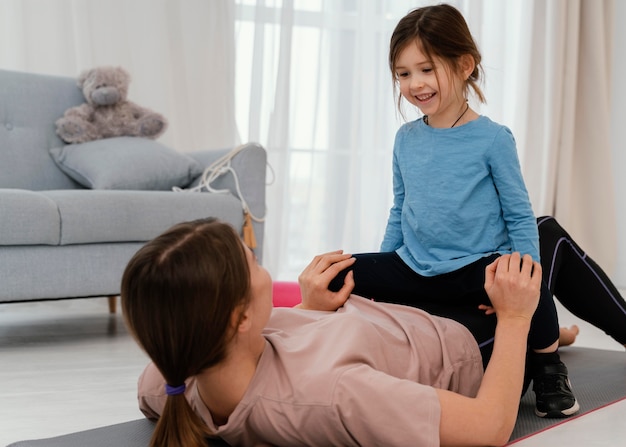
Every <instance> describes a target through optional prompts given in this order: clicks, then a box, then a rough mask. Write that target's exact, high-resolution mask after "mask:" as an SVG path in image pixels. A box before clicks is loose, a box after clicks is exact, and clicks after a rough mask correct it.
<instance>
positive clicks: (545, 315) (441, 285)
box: [329, 217, 626, 364]
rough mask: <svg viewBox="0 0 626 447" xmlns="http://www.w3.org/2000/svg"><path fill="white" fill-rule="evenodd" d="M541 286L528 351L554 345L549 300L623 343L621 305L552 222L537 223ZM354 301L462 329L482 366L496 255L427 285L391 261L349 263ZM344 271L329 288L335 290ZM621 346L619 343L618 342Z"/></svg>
mask: <svg viewBox="0 0 626 447" xmlns="http://www.w3.org/2000/svg"><path fill="white" fill-rule="evenodd" d="M537 222H538V226H539V237H540V248H541V259H542V261H541V264H542V270H543V284H542V289H541V297H540V300H539V306H538V308H537V311H536V312H535V315H534V316H533V321H532V324H531V329H530V333H529V337H528V345H529V347H530V348H531V349H542V348H545V347H548V346H550V345H551V344H553V343H554V342H555V341H556V340H557V339H558V336H559V324H558V317H557V314H556V308H555V306H554V300H553V298H552V296H553V294H554V295H556V296H557V298H559V301H561V302H562V303H563V305H564V306H565V307H566V308H567V309H569V310H570V311H571V312H572V313H574V314H575V315H577V316H579V317H580V318H582V319H584V320H586V321H589V322H591V323H592V324H594V325H596V326H598V327H600V328H601V329H604V330H605V331H606V332H607V333H609V335H611V336H612V337H613V338H615V339H616V340H617V341H619V342H620V343H626V311H625V309H626V303H625V302H624V300H623V299H622V297H621V296H620V295H619V293H618V292H617V290H616V289H615V287H614V286H613V284H612V283H611V282H610V281H609V280H608V278H607V277H606V275H605V274H604V272H602V270H601V269H600V268H599V267H598V266H597V264H595V263H594V262H593V261H591V259H590V258H588V257H586V256H585V255H584V253H583V252H582V250H580V248H579V247H578V246H577V245H576V244H575V243H574V242H573V241H572V240H571V238H570V237H569V235H567V233H566V232H565V231H564V230H563V229H562V228H561V227H560V226H559V225H558V223H557V222H556V220H554V219H553V218H551V217H542V218H539V219H537ZM354 257H355V258H356V262H355V263H354V264H353V265H352V267H350V270H353V271H354V281H355V288H354V291H353V293H355V294H357V295H361V296H364V297H367V298H372V299H375V300H376V301H381V302H391V303H397V304H404V305H408V306H413V307H418V308H420V309H423V310H426V311H427V312H429V313H431V314H433V315H438V316H442V317H446V318H451V319H453V320H456V321H458V322H459V323H461V324H463V325H464V326H466V327H467V328H468V329H469V331H470V332H471V333H472V335H473V336H474V338H475V339H476V341H477V343H478V346H479V347H480V350H481V354H482V356H483V363H484V364H487V362H488V360H489V358H490V356H491V352H492V350H493V339H494V334H495V326H496V318H495V315H485V313H484V311H482V310H480V309H478V305H479V304H491V303H490V301H489V297H488V296H487V294H486V292H485V290H484V282H485V267H486V266H487V265H489V264H490V263H491V262H493V260H494V259H496V258H497V257H498V255H492V256H488V257H485V258H482V259H479V260H478V261H476V262H474V263H472V264H470V265H467V266H465V267H463V268H461V269H459V270H456V271H454V272H450V273H446V274H442V275H438V276H433V277H426V276H421V275H419V274H417V273H415V272H414V271H413V270H412V269H411V268H410V267H408V266H407V265H406V264H405V263H404V261H402V259H400V257H399V256H398V255H397V254H396V253H394V252H391V253H364V254H357V255H354ZM347 271H348V270H345V271H343V272H341V273H340V274H339V275H337V277H336V278H335V279H334V280H333V281H332V282H331V284H330V286H329V288H330V289H331V290H339V288H340V287H341V285H342V284H343V281H344V278H345V275H346V273H347ZM622 340H624V341H622Z"/></svg>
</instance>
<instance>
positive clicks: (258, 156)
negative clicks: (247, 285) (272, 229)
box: [186, 143, 267, 262]
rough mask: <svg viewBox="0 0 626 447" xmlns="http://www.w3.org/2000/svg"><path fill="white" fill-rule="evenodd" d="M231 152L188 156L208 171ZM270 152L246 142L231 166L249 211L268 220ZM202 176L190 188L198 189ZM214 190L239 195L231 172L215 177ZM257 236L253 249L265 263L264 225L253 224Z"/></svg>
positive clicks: (259, 223) (215, 151) (198, 153)
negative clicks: (267, 174)
mask: <svg viewBox="0 0 626 447" xmlns="http://www.w3.org/2000/svg"><path fill="white" fill-rule="evenodd" d="M230 151H231V150H230V149H221V150H206V151H198V152H190V153H187V154H186V155H189V156H190V157H192V158H194V159H196V160H197V161H198V162H199V163H200V164H201V165H203V166H204V167H205V168H207V167H209V166H210V165H211V164H212V163H214V162H216V161H217V160H218V159H220V158H221V157H223V156H225V155H226V154H228V153H229V152H230ZM266 166H267V153H266V151H265V148H263V146H261V145H260V144H257V143H247V144H245V145H244V146H243V147H242V148H240V150H239V152H237V153H236V154H235V155H234V156H233V158H232V160H231V167H232V168H233V170H234V171H235V173H236V175H237V180H238V182H239V190H240V192H241V196H242V198H243V200H245V202H246V203H247V204H248V208H249V209H250V212H251V213H252V215H253V216H254V217H256V218H259V219H264V218H265V212H266V207H265V188H266V172H267V169H266ZM201 177H202V176H200V178H198V179H196V180H195V181H194V182H193V183H192V185H191V186H190V187H193V186H197V185H198V184H199V183H200V180H201ZM211 187H212V188H214V189H228V190H229V191H231V193H232V194H233V195H234V196H236V197H237V196H239V192H238V191H237V187H236V183H235V178H234V176H233V175H232V174H231V173H225V174H223V175H221V176H219V177H218V178H216V179H215V180H214V181H213V182H212V183H211ZM253 227H254V233H255V236H256V240H257V248H256V249H255V250H254V252H255V254H256V256H257V258H258V259H259V262H261V261H262V255H263V234H264V229H265V225H264V222H263V221H261V222H258V221H256V220H254V221H253Z"/></svg>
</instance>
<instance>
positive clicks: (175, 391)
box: [165, 383, 187, 396]
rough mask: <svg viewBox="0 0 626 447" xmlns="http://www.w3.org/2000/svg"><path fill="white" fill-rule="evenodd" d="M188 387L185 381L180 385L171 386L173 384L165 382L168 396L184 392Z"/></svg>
mask: <svg viewBox="0 0 626 447" xmlns="http://www.w3.org/2000/svg"><path fill="white" fill-rule="evenodd" d="M186 388H187V387H186V386H185V384H184V383H183V384H182V385H179V386H171V385H168V384H167V383H166V384H165V392H166V393H167V395H168V396H176V395H178V394H183V393H184V392H185V389H186Z"/></svg>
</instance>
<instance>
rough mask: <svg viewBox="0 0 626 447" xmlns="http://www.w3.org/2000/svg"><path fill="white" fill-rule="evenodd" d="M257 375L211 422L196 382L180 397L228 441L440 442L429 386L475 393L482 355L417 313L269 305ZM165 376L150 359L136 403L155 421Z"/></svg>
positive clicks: (362, 302)
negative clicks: (226, 413) (224, 415)
mask: <svg viewBox="0 0 626 447" xmlns="http://www.w3.org/2000/svg"><path fill="white" fill-rule="evenodd" d="M264 334H265V338H266V340H267V344H266V347H265V351H264V352H263V354H262V356H261V358H260V360H259V363H258V366H257V370H256V373H255V375H254V377H253V378H252V381H251V382H250V385H249V387H248V389H247V391H246V393H245V395H244V397H243V399H242V400H241V402H240V403H239V405H237V407H236V408H235V411H234V412H233V413H232V414H231V415H230V417H229V419H228V422H227V423H226V424H224V425H221V426H216V425H215V424H214V423H213V420H212V418H211V414H210V412H209V411H208V409H207V408H206V406H205V405H204V404H203V402H202V400H201V398H200V396H199V394H198V391H197V387H196V386H195V381H194V379H193V378H191V379H189V380H188V381H187V391H186V397H187V399H188V400H189V401H190V403H191V405H192V407H193V408H194V410H195V411H196V413H198V414H199V415H200V417H202V419H203V420H204V421H205V422H206V424H207V425H208V426H209V428H210V429H211V430H213V431H214V432H215V433H216V434H217V435H218V436H220V437H221V438H222V439H224V440H225V441H226V442H228V443H229V444H231V445H246V446H252V445H290V446H297V445H309V446H310V445H385V446H394V445H397V446H406V445H420V446H438V445H439V419H440V412H441V411H440V406H439V400H438V398H437V394H436V392H435V390H434V388H444V389H448V390H452V391H456V392H458V393H461V394H464V395H467V396H475V395H476V392H477V391H478V387H479V385H480V380H481V379H482V374H483V369H482V360H481V357H480V352H479V350H478V346H477V344H476V342H475V341H474V338H473V337H472V335H471V334H470V333H469V331H468V330H467V329H466V328H465V327H464V326H462V325H460V324H459V323H457V322H455V321H452V320H449V319H445V318H439V317H434V316H431V315H429V314H427V313H425V312H423V311H421V310H419V309H414V308H410V307H405V306H399V305H394V304H385V303H375V302H373V301H370V300H367V299H364V298H361V297H358V296H354V295H353V296H352V297H351V298H350V299H349V300H348V301H347V302H346V304H345V305H344V306H343V307H341V308H340V309H338V310H337V311H336V312H322V311H310V310H300V309H289V308H276V309H274V311H273V312H272V316H271V318H270V321H269V323H268V325H267V328H266V330H265V332H264ZM164 387H165V382H164V379H163V378H162V376H161V374H160V373H159V371H158V370H157V368H156V367H155V366H154V365H153V364H150V365H148V367H147V368H146V370H145V371H144V373H143V374H142V376H141V377H140V379H139V406H140V408H141V410H142V411H143V412H144V414H145V415H146V416H147V417H149V418H157V417H158V415H159V414H160V413H161V411H162V409H163V406H164V404H165V400H166V397H167V396H166V395H165V389H164Z"/></svg>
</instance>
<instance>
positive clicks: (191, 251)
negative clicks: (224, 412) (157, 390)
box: [121, 219, 250, 447]
mask: <svg viewBox="0 0 626 447" xmlns="http://www.w3.org/2000/svg"><path fill="white" fill-rule="evenodd" d="M121 288H122V292H121V296H122V308H123V312H124V316H125V319H126V322H127V324H128V327H129V329H130V331H131V333H132V334H133V336H134V337H135V339H136V340H137V342H138V343H139V345H140V346H141V347H142V348H143V349H144V350H145V351H146V353H147V354H148V355H149V356H150V358H151V359H152V361H153V362H154V364H155V365H156V366H157V368H158V369H159V371H160V372H161V374H162V375H163V377H164V378H165V380H166V382H167V384H168V385H171V386H173V387H176V386H180V385H182V384H183V383H184V382H185V379H187V378H188V377H190V376H193V375H196V374H198V373H200V372H201V371H203V370H204V369H206V368H209V367H211V366H213V365H216V364H218V363H219V362H220V361H222V360H223V359H224V358H225V355H226V348H227V345H228V341H229V340H230V337H231V336H232V335H231V334H233V331H232V328H231V316H232V315H233V312H236V311H237V309H239V308H245V307H246V306H247V305H248V303H249V300H250V296H249V293H250V272H249V268H248V262H247V259H246V253H245V249H244V247H243V244H242V241H241V239H240V237H239V235H238V234H237V232H236V231H235V230H234V229H233V228H232V227H231V226H230V225H228V224H225V223H223V222H220V221H217V220H214V219H202V220H197V221H193V222H186V223H181V224H178V225H176V226H174V227H172V228H171V229H170V230H168V231H166V232H165V233H163V234H161V235H160V236H158V237H157V238H155V239H154V240H152V241H151V242H148V243H147V244H146V245H145V246H144V247H142V248H141V249H140V250H139V251H138V252H137V253H136V254H135V255H134V256H133V257H132V259H131V260H130V261H129V263H128V266H127V267H126V270H125V271H124V274H123V277H122V286H121ZM210 434H211V433H210V432H209V429H208V427H207V426H206V424H204V422H203V421H202V420H201V419H200V417H199V416H197V415H196V414H195V413H194V412H193V410H192V408H191V406H190V405H189V403H188V402H187V399H186V398H185V396H184V394H178V395H174V396H168V398H167V403H166V404H165V408H164V409H163V413H162V415H161V417H160V418H159V422H158V424H157V426H156V429H155V431H154V434H153V436H152V440H151V445H152V446H175V447H176V446H181V447H182V446H184V447H189V446H205V445H206V439H205V438H206V436H210Z"/></svg>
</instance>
